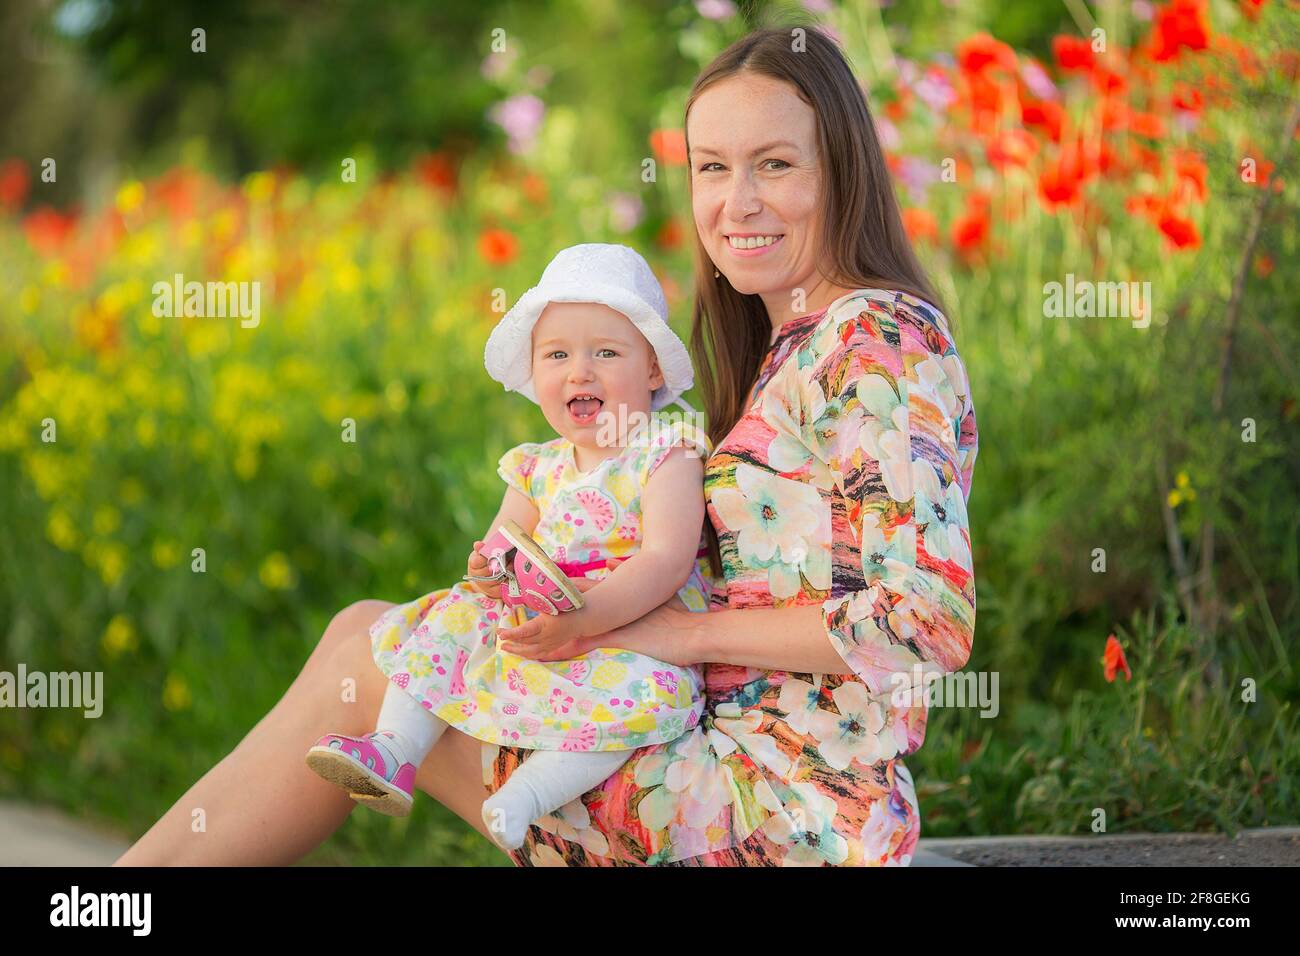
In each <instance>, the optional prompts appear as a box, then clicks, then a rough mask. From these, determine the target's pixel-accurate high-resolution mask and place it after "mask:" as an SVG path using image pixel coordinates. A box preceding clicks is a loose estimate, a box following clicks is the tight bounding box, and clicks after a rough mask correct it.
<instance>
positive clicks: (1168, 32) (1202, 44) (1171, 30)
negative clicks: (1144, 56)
mask: <svg viewBox="0 0 1300 956" xmlns="http://www.w3.org/2000/svg"><path fill="white" fill-rule="evenodd" d="M1209 36H1210V30H1209V27H1208V26H1207V25H1206V23H1205V0H1170V2H1169V3H1168V4H1167V5H1166V6H1163V7H1161V8H1160V9H1159V11H1157V13H1156V19H1155V24H1154V25H1153V27H1152V32H1151V39H1152V51H1151V57H1152V59H1154V60H1155V61H1156V62H1158V63H1163V62H1166V61H1169V60H1176V59H1177V58H1178V56H1179V53H1180V52H1181V51H1182V50H1183V49H1184V48H1186V49H1188V50H1204V49H1205V48H1206V47H1207V46H1209Z"/></svg>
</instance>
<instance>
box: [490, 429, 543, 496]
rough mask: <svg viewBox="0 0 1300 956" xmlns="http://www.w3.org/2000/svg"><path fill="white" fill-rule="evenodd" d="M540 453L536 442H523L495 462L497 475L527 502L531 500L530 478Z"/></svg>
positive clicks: (539, 447)
mask: <svg viewBox="0 0 1300 956" xmlns="http://www.w3.org/2000/svg"><path fill="white" fill-rule="evenodd" d="M540 451H541V446H540V445H539V444H538V443H537V442H524V443H523V444H522V445H516V446H515V447H514V448H511V449H510V450H509V451H508V452H506V453H505V454H504V455H502V456H501V460H500V461H498V462H497V474H498V475H500V476H501V478H502V480H504V481H505V483H506V484H508V485H509V486H510V487H511V488H514V489H515V490H516V491H518V492H519V493H520V494H522V495H523V496H524V497H526V498H527V499H528V500H529V501H532V500H533V493H532V478H533V472H534V471H535V470H536V469H537V458H538V454H539V453H540Z"/></svg>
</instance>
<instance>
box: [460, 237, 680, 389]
mask: <svg viewBox="0 0 1300 956" xmlns="http://www.w3.org/2000/svg"><path fill="white" fill-rule="evenodd" d="M550 302H598V303H600V304H601V305H607V306H609V307H610V308H611V309H614V310H615V311H617V312H622V313H623V314H624V315H626V316H627V317H628V318H629V319H631V320H632V324H633V325H635V326H636V327H637V329H638V330H640V332H641V334H642V335H644V336H645V337H646V340H647V341H648V342H649V343H650V346H651V347H652V348H653V349H654V350H655V355H656V357H657V358H658V359H659V370H660V371H661V372H663V376H664V384H663V385H661V386H659V387H658V388H657V389H655V390H654V393H653V394H652V395H651V398H650V410H651V411H657V410H658V409H661V408H663V407H664V406H666V405H671V404H673V403H674V402H677V403H678V404H680V405H685V402H683V401H680V400H679V399H678V396H680V395H681V394H682V392H684V391H686V390H687V389H688V388H690V387H691V385H692V384H693V383H694V381H695V372H694V369H692V367H691V357H690V354H689V353H688V352H687V351H686V346H685V345H684V344H683V343H682V340H681V339H680V338H678V337H677V333H676V332H674V331H673V330H672V328H671V327H670V326H669V325H668V303H667V302H666V301H664V291H663V289H662V288H661V287H660V285H659V280H658V279H656V278H655V274H654V273H653V272H652V271H651V270H650V266H649V264H648V263H647V262H646V261H645V259H643V258H642V257H641V254H640V253H639V252H637V251H636V250H635V249H631V248H629V247H628V246H620V245H616V244H613V243H605V242H584V243H581V244H580V245H576V246H570V247H569V248H567V249H561V250H560V251H559V252H558V253H557V254H556V256H555V258H554V259H552V260H551V262H550V265H548V266H547V267H546V269H545V271H543V272H542V279H541V282H539V283H538V284H537V285H535V286H533V287H532V288H531V289H529V290H528V291H527V292H525V293H524V294H523V295H521V296H520V297H519V301H518V302H516V303H515V305H514V308H512V309H511V310H510V311H509V312H507V313H506V314H505V317H504V318H503V319H502V320H501V321H500V322H498V323H497V326H496V328H494V329H493V330H492V334H491V335H489V336H488V340H487V346H486V348H484V350H483V363H484V364H485V365H486V366H487V370H488V374H489V375H491V376H492V377H493V378H494V379H496V380H497V381H498V382H500V383H501V384H502V385H504V386H505V388H506V391H513V392H519V393H520V394H521V395H524V396H526V397H527V398H530V399H532V401H534V402H536V401H537V393H536V391H535V390H534V389H533V367H532V352H533V326H535V325H536V324H537V320H538V319H539V318H540V317H541V315H542V310H544V309H545V308H546V306H547V304H548V303H550Z"/></svg>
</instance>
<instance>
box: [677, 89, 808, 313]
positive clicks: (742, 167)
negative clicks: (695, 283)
mask: <svg viewBox="0 0 1300 956" xmlns="http://www.w3.org/2000/svg"><path fill="white" fill-rule="evenodd" d="M686 131H687V138H688V139H689V141H690V163H691V203H692V207H693V211H694V215H695V228H696V229H697V230H698V231H699V234H700V240H701V241H702V242H703V243H704V248H705V249H706V250H707V251H708V253H709V257H710V258H711V259H712V260H713V262H714V264H715V265H716V266H717V267H718V270H719V271H720V272H721V273H722V274H723V275H725V276H726V277H727V280H728V281H729V282H730V283H731V285H732V286H733V287H734V288H735V289H736V291H738V292H741V293H744V294H747V295H766V296H768V297H769V298H771V299H776V298H778V297H780V296H783V295H785V294H787V293H789V292H791V291H793V290H794V289H796V288H803V289H811V288H812V287H813V286H815V285H816V283H817V270H816V263H817V261H818V257H819V254H820V232H819V229H820V218H821V217H820V216H819V215H818V212H817V191H818V185H819V181H820V170H819V166H818V157H817V126H816V115H815V114H814V113H813V110H812V107H811V106H809V105H808V104H807V103H805V102H804V101H803V100H802V99H800V98H799V95H798V93H796V92H795V89H794V87H792V86H790V85H789V84H788V83H784V82H782V81H780V80H774V79H771V78H770V77H766V76H760V75H758V74H754V73H740V74H737V75H735V76H732V77H729V78H727V79H725V80H722V81H720V82H719V83H717V84H715V85H714V86H712V87H710V88H709V89H708V90H706V91H705V92H704V93H702V94H700V96H699V97H698V98H697V99H696V100H695V102H694V103H693V104H692V106H691V111H690V115H689V116H688V117H687V120H686ZM748 237H754V238H748ZM746 246H755V248H745V247H746Z"/></svg>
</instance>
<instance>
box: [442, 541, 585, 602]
mask: <svg viewBox="0 0 1300 956" xmlns="http://www.w3.org/2000/svg"><path fill="white" fill-rule="evenodd" d="M480 550H481V551H482V553H483V554H485V555H486V556H487V559H488V570H489V571H490V572H491V573H490V574H488V575H486V576H483V575H470V574H467V575H465V577H464V578H463V579H462V580H465V581H481V582H487V583H491V582H493V581H504V582H505V588H503V589H502V591H501V600H502V601H503V602H505V604H506V605H507V606H508V607H514V606H516V605H521V604H522V605H523V606H525V607H529V608H532V609H533V610H534V611H536V612H537V613H539V614H552V615H554V614H559V613H561V612H563V611H576V610H578V609H579V608H581V607H582V606H583V600H582V592H581V591H579V590H578V589H577V588H575V587H574V586H573V582H571V581H570V580H569V578H568V576H567V575H565V573H564V572H563V571H561V570H560V569H559V568H558V567H556V565H555V562H554V561H552V560H551V559H550V557H549V556H548V555H547V553H546V552H545V551H543V550H542V546H541V545H539V544H538V543H537V542H536V541H534V540H533V538H532V536H531V535H529V534H528V532H527V531H525V530H524V529H523V528H521V527H519V525H518V524H517V523H516V522H514V521H511V520H509V519H507V520H506V522H505V523H504V524H503V525H502V526H501V527H500V528H498V529H497V530H496V531H495V532H494V533H493V534H491V535H489V536H488V539H487V540H486V541H484V542H483V547H482V548H481V549H480Z"/></svg>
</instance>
